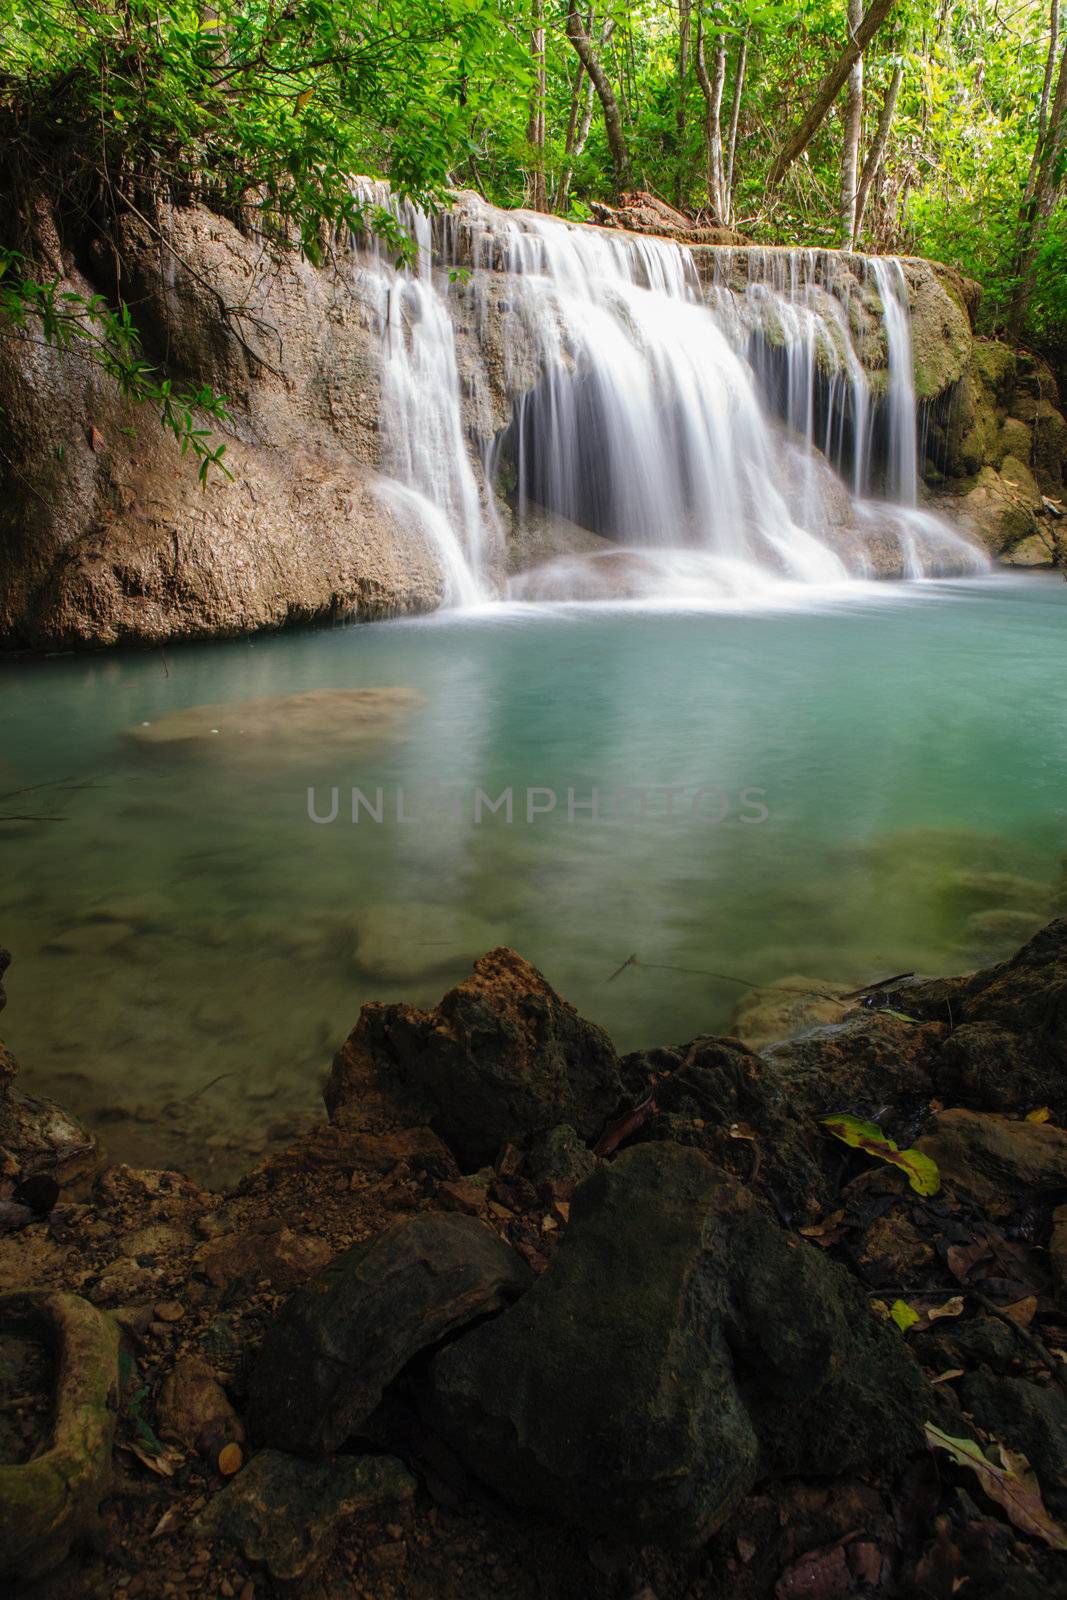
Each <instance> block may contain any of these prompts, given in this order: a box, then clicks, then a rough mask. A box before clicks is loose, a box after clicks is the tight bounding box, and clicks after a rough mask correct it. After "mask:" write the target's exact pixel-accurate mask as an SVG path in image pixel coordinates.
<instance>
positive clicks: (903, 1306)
mask: <svg viewBox="0 0 1067 1600" xmlns="http://www.w3.org/2000/svg"><path fill="white" fill-rule="evenodd" d="M889 1315H890V1316H891V1317H892V1319H893V1321H894V1322H895V1323H896V1325H897V1327H898V1328H899V1329H900V1331H901V1333H907V1331H908V1329H909V1328H914V1326H915V1324H916V1323H917V1322H918V1321H920V1320H921V1319H920V1317H919V1313H918V1312H917V1311H915V1310H913V1309H912V1307H911V1306H909V1304H908V1302H907V1301H906V1300H894V1301H893V1304H892V1305H891V1306H890V1308H889Z"/></svg>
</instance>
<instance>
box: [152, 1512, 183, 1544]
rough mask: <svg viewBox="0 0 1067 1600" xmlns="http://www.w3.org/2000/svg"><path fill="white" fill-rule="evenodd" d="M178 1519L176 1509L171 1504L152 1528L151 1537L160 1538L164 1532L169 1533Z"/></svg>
mask: <svg viewBox="0 0 1067 1600" xmlns="http://www.w3.org/2000/svg"><path fill="white" fill-rule="evenodd" d="M178 1521H179V1518H178V1513H177V1511H176V1510H175V1509H174V1507H173V1506H170V1507H169V1508H168V1509H167V1510H166V1511H164V1513H163V1515H162V1516H161V1517H160V1519H159V1521H158V1522H157V1523H156V1525H155V1527H154V1528H153V1529H152V1538H153V1539H162V1537H163V1535H164V1534H165V1533H170V1532H171V1530H172V1529H174V1528H176V1527H177V1526H178Z"/></svg>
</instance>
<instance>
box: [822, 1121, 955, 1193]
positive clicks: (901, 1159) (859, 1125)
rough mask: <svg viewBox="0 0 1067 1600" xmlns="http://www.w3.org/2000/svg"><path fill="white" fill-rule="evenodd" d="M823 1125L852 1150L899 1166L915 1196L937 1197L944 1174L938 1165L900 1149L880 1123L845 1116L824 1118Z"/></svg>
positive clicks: (915, 1152)
mask: <svg viewBox="0 0 1067 1600" xmlns="http://www.w3.org/2000/svg"><path fill="white" fill-rule="evenodd" d="M821 1122H822V1126H823V1127H824V1128H825V1129H826V1131H827V1133H832V1134H833V1136H834V1138H835V1139H840V1140H841V1142H842V1143H843V1144H847V1145H849V1146H851V1148H852V1149H853V1150H863V1151H864V1152H865V1153H866V1154H867V1155H869V1156H876V1157H877V1159H878V1160H879V1161H887V1162H888V1163H889V1165H890V1166H893V1167H899V1168H900V1170H901V1171H902V1172H903V1173H904V1175H905V1177H906V1178H907V1180H908V1182H909V1183H910V1184H911V1187H912V1188H913V1189H914V1190H915V1192H916V1194H924V1195H931V1194H936V1193H937V1191H938V1190H939V1189H940V1187H941V1174H940V1172H939V1171H938V1170H937V1163H936V1162H934V1161H931V1159H930V1157H929V1156H926V1155H923V1153H922V1151H921V1150H901V1149H900V1148H899V1146H898V1145H897V1144H896V1143H895V1142H894V1140H892V1139H890V1138H889V1137H888V1135H886V1134H884V1133H883V1132H882V1130H881V1128H879V1127H878V1125H877V1123H874V1122H864V1121H863V1120H862V1118H860V1117H850V1116H846V1115H845V1114H844V1113H841V1114H839V1115H836V1116H832V1117H823V1118H821Z"/></svg>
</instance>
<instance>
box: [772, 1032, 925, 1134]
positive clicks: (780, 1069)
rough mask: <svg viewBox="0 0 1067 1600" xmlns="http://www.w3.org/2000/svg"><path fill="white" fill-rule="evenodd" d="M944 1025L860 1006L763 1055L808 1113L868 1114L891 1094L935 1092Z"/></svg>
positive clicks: (892, 1097)
mask: <svg viewBox="0 0 1067 1600" xmlns="http://www.w3.org/2000/svg"><path fill="white" fill-rule="evenodd" d="M902 1009H903V1010H904V1011H905V1012H906V1011H907V1007H906V1006H904V1007H903V1008H902ZM943 1031H944V1030H942V1029H938V1028H934V1029H931V1028H930V1027H921V1026H916V1025H915V1023H913V1022H910V1021H907V1020H905V1018H904V1017H903V1016H889V1015H886V1014H885V1013H883V1012H878V1011H874V1012H871V1011H864V1010H861V1011H858V1012H856V1013H855V1014H854V1015H852V1016H850V1017H849V1018H848V1019H847V1020H846V1021H844V1022H840V1023H836V1024H833V1025H831V1026H830V1027H825V1028H815V1029H813V1030H811V1031H810V1032H809V1033H806V1034H803V1035H801V1036H800V1037H799V1038H796V1039H787V1040H785V1041H783V1042H782V1043H781V1044H775V1045H770V1046H768V1047H767V1048H766V1049H765V1050H764V1051H763V1052H762V1055H763V1057H764V1059H765V1060H767V1061H769V1062H770V1063H771V1064H772V1065H773V1067H774V1068H775V1070H776V1071H777V1073H778V1076H779V1078H780V1080H781V1082H782V1084H783V1086H784V1088H786V1089H787V1090H788V1093H789V1094H790V1096H791V1097H792V1099H793V1102H794V1103H795V1105H796V1106H797V1107H798V1108H799V1109H802V1110H803V1111H805V1112H807V1113H808V1114H809V1115H811V1116H818V1115H821V1114H823V1113H826V1112H831V1111H841V1110H848V1111H853V1112H857V1113H859V1114H861V1115H863V1114H870V1113H873V1112H874V1111H876V1110H877V1109H878V1108H879V1107H880V1106H883V1105H884V1104H885V1103H886V1101H887V1100H902V1099H908V1098H909V1097H919V1098H926V1097H928V1096H929V1095H930V1094H931V1093H932V1087H931V1077H930V1061H931V1055H932V1051H933V1049H934V1048H935V1046H936V1045H937V1044H938V1043H939V1042H940V1039H941V1036H942V1032H943Z"/></svg>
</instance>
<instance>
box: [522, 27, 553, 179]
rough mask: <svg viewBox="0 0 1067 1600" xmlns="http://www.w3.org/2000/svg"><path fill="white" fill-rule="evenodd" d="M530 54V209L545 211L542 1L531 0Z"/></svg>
mask: <svg viewBox="0 0 1067 1600" xmlns="http://www.w3.org/2000/svg"><path fill="white" fill-rule="evenodd" d="M530 19H531V22H532V24H533V25H532V27H531V29H530V54H531V55H532V56H533V59H534V86H533V93H532V95H531V97H530V117H529V121H528V122H527V125H526V141H527V143H528V144H529V146H530V149H531V151H532V153H533V162H532V169H531V172H530V205H531V207H532V208H533V210H534V211H547V210H548V195H547V192H546V189H545V6H544V0H531V7H530Z"/></svg>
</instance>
